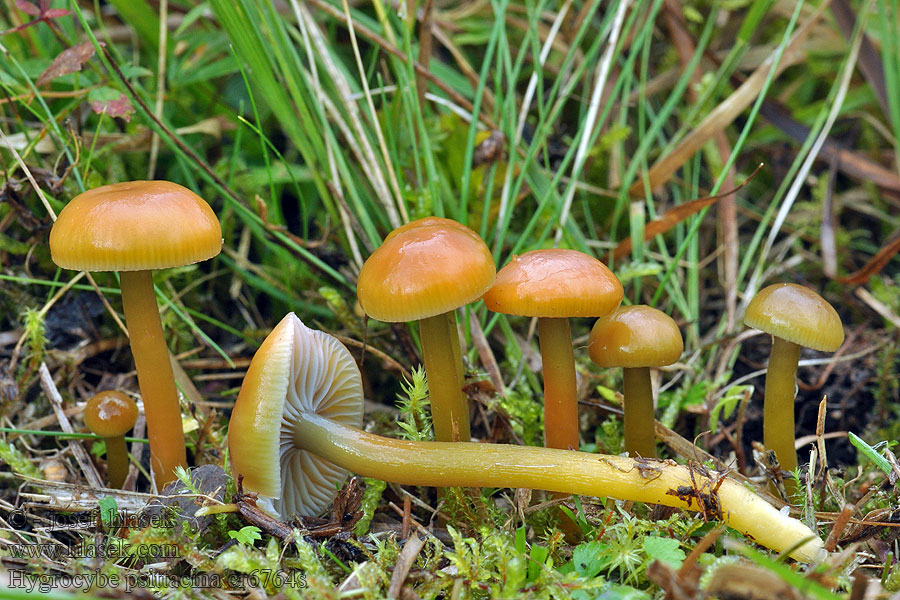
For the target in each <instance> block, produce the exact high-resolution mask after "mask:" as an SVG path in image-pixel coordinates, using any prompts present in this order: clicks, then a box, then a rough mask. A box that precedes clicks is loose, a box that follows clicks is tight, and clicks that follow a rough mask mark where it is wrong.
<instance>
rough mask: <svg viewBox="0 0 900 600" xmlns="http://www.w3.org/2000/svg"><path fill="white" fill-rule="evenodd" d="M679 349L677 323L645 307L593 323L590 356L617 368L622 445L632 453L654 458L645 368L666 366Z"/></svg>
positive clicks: (681, 344)
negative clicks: (620, 388)
mask: <svg viewBox="0 0 900 600" xmlns="http://www.w3.org/2000/svg"><path fill="white" fill-rule="evenodd" d="M683 351H684V340H683V339H682V337H681V331H679V330H678V325H676V324H675V321H674V320H672V317H670V316H669V315H667V314H665V313H663V312H662V311H659V310H657V309H655V308H652V307H650V306H644V305H635V306H624V307H622V308H620V309H619V310H617V311H616V312H614V313H612V314H611V315H608V316H606V317H601V318H599V319H597V322H596V323H594V327H593V329H592V330H591V336H590V339H589V341H588V354H589V355H590V357H591V360H592V361H594V362H595V363H596V364H597V365H599V366H601V367H623V370H622V371H623V378H624V384H625V385H624V387H625V402H624V409H625V450H627V451H628V452H629V453H631V454H632V455H634V454H639V455H640V456H644V457H651V458H655V457H656V432H655V428H654V424H655V421H654V417H653V386H652V385H651V383H650V367H663V366H666V365H671V364H672V363H674V362H675V361H677V360H678V359H679V358H680V357H681V353H682V352H683Z"/></svg>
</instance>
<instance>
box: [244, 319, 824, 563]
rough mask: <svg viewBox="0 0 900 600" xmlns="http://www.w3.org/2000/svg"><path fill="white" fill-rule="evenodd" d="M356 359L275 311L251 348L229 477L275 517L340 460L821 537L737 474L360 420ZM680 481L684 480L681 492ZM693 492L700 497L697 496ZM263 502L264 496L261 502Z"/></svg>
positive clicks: (406, 477)
mask: <svg viewBox="0 0 900 600" xmlns="http://www.w3.org/2000/svg"><path fill="white" fill-rule="evenodd" d="M362 404H363V397H362V383H361V378H360V374H359V369H358V368H357V367H356V364H355V363H354V361H353V358H352V357H351V356H350V353H349V352H348V351H347V349H346V348H345V347H344V346H343V345H341V343H340V342H338V341H337V340H336V339H335V338H334V337H332V336H330V335H328V334H326V333H323V332H320V331H314V330H312V329H309V328H307V327H306V326H304V325H303V324H302V323H301V322H300V320H299V319H297V317H296V316H294V315H293V314H289V315H288V316H287V317H285V318H284V319H283V320H282V321H281V323H279V324H278V326H276V327H275V329H274V330H272V333H270V334H269V336H268V337H267V338H266V340H265V341H264V342H263V344H262V346H260V348H259V350H258V351H257V352H256V354H255V356H254V357H253V360H252V361H251V362H250V367H249V368H248V370H247V375H246V377H245V378H244V382H243V384H242V386H241V391H240V394H239V395H238V399H237V402H236V403H235V407H234V411H233V412H232V415H231V422H230V423H229V426H228V447H229V449H230V457H231V464H232V468H233V470H234V476H235V478H237V477H239V476H243V478H244V479H243V481H244V488H245V489H246V490H248V491H255V492H257V493H259V494H260V498H261V499H263V500H264V501H265V497H269V498H272V497H276V498H278V501H277V503H276V504H275V506H276V507H277V508H278V512H279V514H280V516H281V517H282V518H285V519H287V518H290V517H292V516H294V515H296V514H302V515H308V514H310V513H313V512H320V511H322V510H324V508H325V507H327V506H328V504H329V503H330V502H331V501H332V500H333V499H334V497H335V495H336V494H337V487H336V485H337V482H338V481H340V480H341V479H342V478H343V476H344V471H343V469H348V470H350V471H353V472H355V473H357V474H358V475H362V476H364V477H373V478H377V479H381V480H383V481H389V482H393V483H399V484H404V485H425V486H438V487H446V486H461V487H521V488H530V489H542V490H547V491H551V492H560V493H566V494H580V495H586V496H604V497H610V498H616V499H620V500H633V501H637V502H647V503H653V504H664V505H666V506H675V507H680V508H685V509H688V510H694V511H701V512H703V513H704V514H705V515H707V516H714V517H715V518H719V519H721V520H723V521H725V522H726V523H727V524H728V525H730V526H731V527H734V528H735V529H737V530H739V531H741V532H743V533H744V534H745V535H747V536H748V537H750V538H751V539H753V540H755V541H756V542H757V543H759V544H762V545H764V546H767V547H769V548H772V549H774V550H778V551H783V550H790V553H791V556H792V557H794V558H795V559H797V560H803V561H811V560H818V559H819V558H820V557H821V555H822V554H823V552H824V551H823V550H822V546H823V544H822V540H821V539H819V538H818V537H817V536H816V535H815V533H813V532H812V530H810V529H809V527H807V526H806V525H804V524H803V523H802V522H800V521H799V520H797V519H793V518H791V517H790V516H789V515H787V514H786V513H785V514H783V513H781V512H779V511H778V510H777V509H776V508H775V507H774V506H772V505H771V504H769V503H768V502H766V501H765V500H763V499H762V498H761V497H760V496H758V495H757V494H755V493H753V491H751V490H750V489H748V488H746V487H744V486H743V485H742V484H741V483H739V482H737V481H735V480H733V479H731V478H729V477H727V476H721V477H719V476H716V475H706V474H704V473H703V472H702V471H698V470H696V469H693V470H691V469H689V468H688V467H686V466H682V465H676V464H674V463H672V462H671V461H651V460H642V461H640V462H638V461H636V460H634V459H631V458H626V457H622V456H606V455H603V454H589V453H586V452H578V451H572V450H561V449H556V448H536V447H532V446H514V445H510V444H480V443H474V442H455V443H448V442H414V441H408V440H395V439H391V438H386V437H382V436H379V435H374V434H371V433H367V432H365V431H361V430H360V429H358V428H357V427H356V426H355V425H357V424H358V423H359V422H360V420H361V414H362ZM682 490H688V491H687V492H682ZM701 498H708V499H709V500H708V501H703V502H704V503H703V504H698V501H700V500H701ZM263 506H266V503H265V502H264V503H263Z"/></svg>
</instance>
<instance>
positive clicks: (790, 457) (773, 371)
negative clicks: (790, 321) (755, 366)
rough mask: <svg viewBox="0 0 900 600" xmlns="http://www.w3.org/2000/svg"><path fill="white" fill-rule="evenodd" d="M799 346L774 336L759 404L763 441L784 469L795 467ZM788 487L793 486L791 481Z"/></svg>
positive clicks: (788, 469)
mask: <svg viewBox="0 0 900 600" xmlns="http://www.w3.org/2000/svg"><path fill="white" fill-rule="evenodd" d="M800 350H801V348H800V346H799V345H797V344H795V343H793V342H789V341H787V340H784V339H782V338H780V337H775V338H773V340H772V353H771V354H770V355H769V368H768V370H767V371H766V393H765V400H764V404H763V443H764V444H765V445H766V448H768V449H769V450H774V451H775V456H777V457H778V463H779V464H780V465H781V468H782V469H783V470H785V471H793V470H794V469H796V468H797V451H796V450H795V448H794V388H795V386H796V380H797V365H798V363H799V362H800ZM791 487H794V486H793V485H791Z"/></svg>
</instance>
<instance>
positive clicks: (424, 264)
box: [356, 217, 497, 442]
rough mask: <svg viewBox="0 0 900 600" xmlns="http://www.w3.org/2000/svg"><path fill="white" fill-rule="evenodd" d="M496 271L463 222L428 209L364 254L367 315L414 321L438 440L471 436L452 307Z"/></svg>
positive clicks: (471, 296) (361, 292)
mask: <svg viewBox="0 0 900 600" xmlns="http://www.w3.org/2000/svg"><path fill="white" fill-rule="evenodd" d="M496 274H497V270H496V267H495V266H494V259H493V258H492V257H491V252H490V250H489V249H488V247H487V245H486V244H485V243H484V240H482V239H481V238H480V237H478V234H476V233H475V232H474V231H472V230H471V229H469V228H468V227H466V226H464V225H461V224H460V223H457V222H456V221H451V220H450V219H443V218H440V217H426V218H424V219H419V220H417V221H413V222H411V223H408V224H406V225H403V226H402V227H399V228H397V229H396V230H394V231H393V232H392V233H391V234H390V235H388V236H387V237H386V238H385V240H384V243H382V244H381V246H379V248H378V249H377V250H375V252H373V253H372V255H371V256H370V257H369V258H368V260H366V262H365V264H364V265H363V267H362V269H361V270H360V272H359V279H358V280H357V283H356V293H357V296H358V297H359V304H360V306H361V307H362V308H363V310H364V311H365V312H366V314H368V315H369V316H370V317H372V318H374V319H378V320H379V321H386V322H393V323H396V322H401V321H416V320H418V322H419V331H420V334H421V340H422V354H423V358H424V360H425V373H426V376H427V379H428V391H429V394H430V397H431V410H432V417H433V421H434V435H435V438H436V439H437V440H439V441H445V442H451V441H460V440H462V441H469V439H470V434H469V410H468V404H467V400H466V398H465V396H464V394H463V392H462V384H463V382H462V363H461V359H460V353H459V338H458V334H457V331H456V325H455V319H454V317H453V314H454V312H453V311H455V310H456V309H457V308H459V307H460V306H464V305H466V304H468V303H469V302H474V301H475V300H477V299H478V298H480V297H481V295H482V294H484V292H486V291H487V289H488V288H489V287H491V284H492V283H493V282H494V277H495V276H496Z"/></svg>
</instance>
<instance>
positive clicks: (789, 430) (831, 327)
mask: <svg viewBox="0 0 900 600" xmlns="http://www.w3.org/2000/svg"><path fill="white" fill-rule="evenodd" d="M744 324H745V325H747V326H748V327H753V328H755V329H760V330H762V331H764V332H766V333H769V334H771V335H772V352H771V354H770V355H769V368H768V371H766V392H765V400H764V406H763V443H764V444H765V446H766V448H768V449H769V450H773V451H774V452H775V456H776V458H777V459H778V463H779V464H780V465H781V467H782V469H783V470H785V471H793V470H794V469H796V468H797V451H796V450H795V448H794V387H795V385H796V377H797V363H798V362H799V360H800V349H801V347H803V346H805V347H807V348H812V349H814V350H820V351H822V352H834V351H835V350H837V349H838V348H840V347H841V344H843V343H844V328H843V326H842V325H841V318H840V317H839V316H838V314H837V311H835V310H834V307H833V306H831V304H829V303H828V302H827V301H826V300H825V299H824V298H822V297H821V296H820V295H818V294H817V293H815V292H814V291H812V290H811V289H809V288H807V287H804V286H802V285H797V284H796V283H776V284H774V285H770V286H769V287H767V288H764V289H762V290H760V291H759V293H757V294H756V296H754V297H753V300H751V301H750V304H749V305H748V306H747V312H746V313H745V314H744ZM785 489H786V491H788V493H789V494H790V493H791V492H792V491H793V490H795V489H796V484H795V483H793V482H792V483H787V482H786V484H785Z"/></svg>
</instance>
